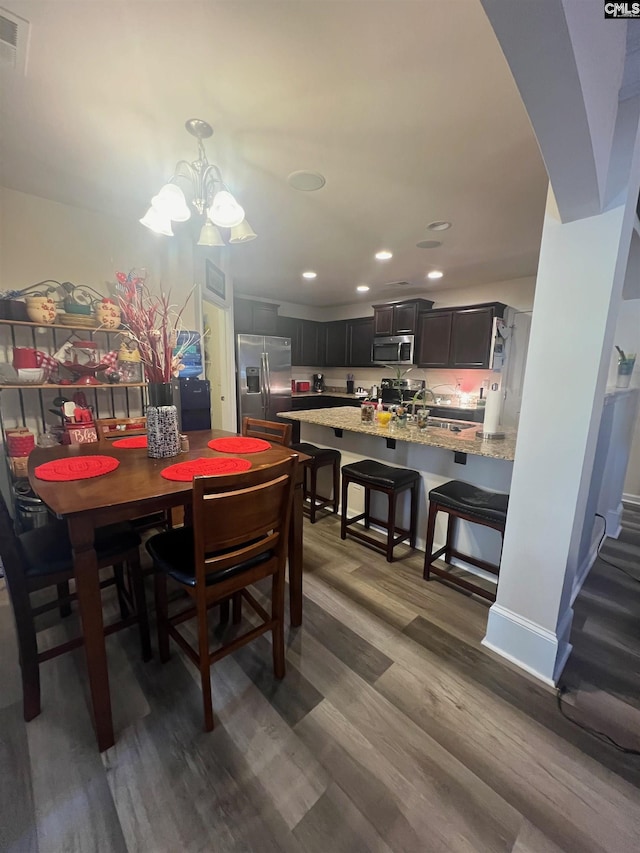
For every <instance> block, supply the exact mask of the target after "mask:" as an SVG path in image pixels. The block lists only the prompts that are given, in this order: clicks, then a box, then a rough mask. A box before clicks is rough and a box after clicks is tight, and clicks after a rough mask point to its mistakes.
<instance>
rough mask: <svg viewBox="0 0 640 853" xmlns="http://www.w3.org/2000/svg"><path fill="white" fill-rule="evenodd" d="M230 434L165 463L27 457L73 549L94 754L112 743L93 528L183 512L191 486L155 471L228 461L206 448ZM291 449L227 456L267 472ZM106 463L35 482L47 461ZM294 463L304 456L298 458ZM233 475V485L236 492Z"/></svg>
mask: <svg viewBox="0 0 640 853" xmlns="http://www.w3.org/2000/svg"><path fill="white" fill-rule="evenodd" d="M232 435H235V433H230V432H225V431H223V430H202V431H198V432H191V433H189V444H190V449H189V451H187V452H185V453H181V454H180V456H178V457H174V458H171V459H150V458H149V457H148V455H147V451H146V449H144V448H135V449H134V448H122V449H119V448H117V447H113V446H110V445H108V444H105V443H103V442H101V443H100V444H99V445H98V444H77V445H67V446H56V447H51V448H41V447H36V448H35V449H34V450H33V451H32V453H31V455H30V457H29V482H30V484H31V487H32V489H33V491H34V492H35V494H36V495H38V497H40V498H41V499H42V500H43V501H44V503H45V504H46V505H47V506H48V507H49V509H50V510H51V511H52V512H54V513H55V514H56V515H57V516H58V517H60V518H64V519H66V521H67V524H68V528H69V538H70V540H71V545H72V548H73V564H74V574H75V582H76V592H77V596H78V604H79V610H80V619H81V621H82V631H83V636H84V648H85V654H86V658H87V672H88V676H89V687H90V693H91V705H92V711H93V721H94V726H95V732H96V738H97V741H98V747H99V749H100V752H102V751H104V750H105V749H108V748H109V747H111V746H113V744H114V743H115V739H114V732H113V718H112V713H111V695H110V692H109V672H108V668H107V653H106V648H105V636H104V624H103V618H102V599H101V594H100V578H99V575H98V562H97V559H96V552H95V548H94V538H95V529H96V528H97V527H103V526H105V525H107V524H113V523H115V522H118V521H124V520H128V519H133V518H138V517H141V516H145V515H150V514H152V513H155V512H159V511H164V510H170V509H172V508H173V507H180V506H181V507H185V508H186V509H187V510H188V508H189V505H190V504H191V499H192V483H191V482H176V481H172V480H166V479H165V478H164V477H162V476H161V471H162V470H163V469H164V468H166V467H167V466H168V465H171V464H173V463H175V462H186V461H188V460H193V459H198V458H200V457H202V456H207V457H216V456H219V457H228V456H229V454H225V453H218V452H216V451H215V450H212V449H211V448H210V447H208V442H209V441H211V439H214V438H223V437H230V436H232ZM292 453H293V451H292V450H291V449H290V448H286V447H282V446H280V445H276V444H273V445H271V447H270V448H269V449H268V450H264V451H262V452H259V453H250V454H246V455H245V454H242V453H234V454H233V456H237V457H240V458H244V459H248V460H249V461H250V462H251V466H252V470H255V469H256V468H259V469H263V468H269V467H270V466H273V465H275V464H276V463H278V462H280V461H282V460H283V459H285V458H288V457H289V456H291V455H292ZM93 455H103V456H113V457H114V458H116V459H118V461H119V463H120V465H119V466H118V468H116V470H115V471H112V472H110V473H108V474H105V475H104V476H100V477H93V478H90V479H86V480H72V481H66V482H50V481H45V480H40V479H38V477H36V476H35V473H34V472H35V469H36V468H37V467H38V465H41V464H42V463H44V462H48V461H50V460H52V459H60V458H66V457H77V456H93ZM297 455H298V457H299V459H300V461H304V459H306V457H304V455H303V454H300V453H298V454H297ZM243 476H244V475H243V474H242V473H239V474H238V475H237V477H238V485H239V486H240V487H241V486H242V478H243ZM303 477H304V469H303V466H302V465H300V464H298V465H297V473H296V484H295V489H294V499H293V511H292V516H291V526H290V530H289V560H288V562H289V604H290V611H291V624H292V625H293V626H297V625H300V624H301V623H302V506H303Z"/></svg>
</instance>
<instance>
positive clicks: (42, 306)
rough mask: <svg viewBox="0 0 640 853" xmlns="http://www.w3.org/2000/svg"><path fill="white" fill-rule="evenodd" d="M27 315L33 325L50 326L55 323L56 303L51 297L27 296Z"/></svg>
mask: <svg viewBox="0 0 640 853" xmlns="http://www.w3.org/2000/svg"><path fill="white" fill-rule="evenodd" d="M26 303H27V315H28V317H29V319H30V320H31V322H32V323H39V324H41V325H43V326H48V325H50V324H51V323H54V322H55V319H56V310H57V309H56V303H55V302H54V301H53V299H52V298H51V297H50V296H27V298H26Z"/></svg>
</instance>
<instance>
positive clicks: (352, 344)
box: [347, 317, 373, 367]
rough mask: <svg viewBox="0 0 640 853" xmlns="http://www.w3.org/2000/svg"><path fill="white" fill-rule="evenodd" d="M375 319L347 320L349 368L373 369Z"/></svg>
mask: <svg viewBox="0 0 640 853" xmlns="http://www.w3.org/2000/svg"><path fill="white" fill-rule="evenodd" d="M372 344H373V317H359V318H358V319H356V320H347V367H373V362H372V361H371V347H372Z"/></svg>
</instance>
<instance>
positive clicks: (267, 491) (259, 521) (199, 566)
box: [147, 455, 298, 732]
mask: <svg viewBox="0 0 640 853" xmlns="http://www.w3.org/2000/svg"><path fill="white" fill-rule="evenodd" d="M297 460H298V457H297V456H295V455H293V456H291V457H290V458H289V459H285V460H284V461H283V462H280V463H278V464H277V465H274V466H272V467H270V468H267V469H257V470H255V471H248V472H247V473H246V474H245V473H243V474H242V475H238V474H231V475H228V476H224V477H196V478H195V479H194V481H193V528H188V527H182V528H176V529H174V530H170V531H167V532H166V533H159V534H158V535H156V536H154V537H152V538H151V539H149V541H148V542H147V550H148V551H149V553H150V554H151V557H152V558H153V562H154V565H155V567H156V575H155V592H156V615H157V621H158V649H159V653H160V660H161V661H162V662H163V663H164V662H165V661H167V660H168V659H169V639H170V638H171V639H173V640H174V641H175V642H176V643H177V644H178V646H180V648H181V649H182V650H183V651H184V652H185V653H186V654H187V656H188V657H189V658H190V659H191V660H192V661H193V663H194V664H195V665H196V666H197V667H198V668H199V670H200V680H201V684H202V696H203V705H204V727H205V731H208V732H209V731H212V729H213V705H212V701H211V664H213V663H215V662H216V661H218V660H220V659H221V658H223V657H224V656H225V655H228V654H229V653H230V652H233V651H235V650H236V649H239V648H240V647H241V646H244V645H245V644H246V643H249V642H251V641H252V640H255V639H256V638H257V637H259V636H261V635H262V634H264V633H266V632H267V631H271V632H272V638H273V669H274V674H275V677H276V678H284V675H285V660H284V586H285V563H286V558H287V542H288V529H289V521H290V517H291V503H292V496H293V484H294V475H295V466H296V464H297ZM168 577H170V578H172V579H173V580H174V581H175V582H177V583H178V584H179V585H180V586H181V587H182V588H183V589H184V590H185V591H186V592H187V593H188V595H189V596H190V598H191V600H192V602H193V604H190V605H189V607H187V608H185V609H183V610H181V611H179V612H177V613H174V614H173V615H172V616H170V615H169V611H168V600H167V578H168ZM267 577H271V578H272V584H271V613H270V614H269V613H267V611H266V610H265V609H264V608H263V607H262V605H261V604H260V603H259V602H258V601H257V600H256V599H255V598H254V596H253V595H252V594H251V593H250V592H249V590H248V589H247V587H249V586H250V585H251V584H253V583H255V582H256V581H259V580H261V579H262V578H267ZM235 596H241V597H242V598H243V599H244V600H245V601H246V602H247V603H248V604H249V605H251V607H252V608H253V610H254V611H255V612H256V613H257V615H258V617H259V618H260V620H261V623H260V624H259V625H258V626H257V627H254V628H251V630H249V631H247V632H245V633H244V634H242V635H240V636H238V637H235V638H234V639H233V640H231V641H230V642H228V643H226V644H223V645H222V646H221V647H220V648H218V649H216V650H215V651H213V652H212V651H210V648H209V633H208V618H207V612H208V610H209V609H210V608H211V607H213V606H214V605H216V604H220V603H223V602H225V601H228V600H229V598H230V597H235ZM194 616H195V617H197V630H198V645H197V648H195V647H193V646H192V645H190V643H189V642H188V641H187V639H186V638H185V637H184V635H183V634H181V633H180V631H178V628H177V626H178V625H179V624H180V623H182V622H185V621H186V620H187V619H191V618H193V617H194Z"/></svg>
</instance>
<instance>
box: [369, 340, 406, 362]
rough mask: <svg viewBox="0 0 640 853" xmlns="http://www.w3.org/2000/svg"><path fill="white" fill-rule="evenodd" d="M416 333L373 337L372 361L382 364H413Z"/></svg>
mask: <svg viewBox="0 0 640 853" xmlns="http://www.w3.org/2000/svg"><path fill="white" fill-rule="evenodd" d="M414 342H415V336H414V335H393V337H391V338H374V339H373V353H372V354H373V357H372V359H371V360H372V361H376V362H380V363H382V364H413V363H414V362H413V347H414Z"/></svg>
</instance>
